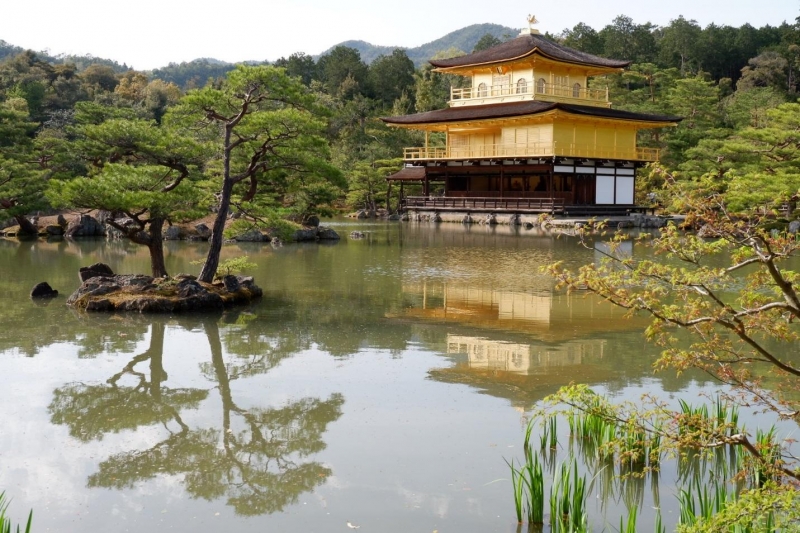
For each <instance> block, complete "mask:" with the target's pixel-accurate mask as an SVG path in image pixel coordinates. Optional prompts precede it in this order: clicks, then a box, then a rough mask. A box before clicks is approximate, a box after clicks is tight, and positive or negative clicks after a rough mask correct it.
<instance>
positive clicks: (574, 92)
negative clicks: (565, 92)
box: [572, 83, 581, 98]
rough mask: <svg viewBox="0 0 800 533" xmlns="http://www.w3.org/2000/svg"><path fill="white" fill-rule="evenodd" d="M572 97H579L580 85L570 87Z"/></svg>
mask: <svg viewBox="0 0 800 533" xmlns="http://www.w3.org/2000/svg"><path fill="white" fill-rule="evenodd" d="M572 97H573V98H580V97H581V84H580V83H576V84H575V85H573V86H572Z"/></svg>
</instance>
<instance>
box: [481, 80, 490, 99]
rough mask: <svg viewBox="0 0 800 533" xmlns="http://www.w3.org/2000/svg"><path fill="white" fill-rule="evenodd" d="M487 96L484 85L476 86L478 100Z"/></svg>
mask: <svg viewBox="0 0 800 533" xmlns="http://www.w3.org/2000/svg"><path fill="white" fill-rule="evenodd" d="M486 96H489V90H488V89H487V88H486V84H485V83H481V84H479V85H478V98H485V97H486Z"/></svg>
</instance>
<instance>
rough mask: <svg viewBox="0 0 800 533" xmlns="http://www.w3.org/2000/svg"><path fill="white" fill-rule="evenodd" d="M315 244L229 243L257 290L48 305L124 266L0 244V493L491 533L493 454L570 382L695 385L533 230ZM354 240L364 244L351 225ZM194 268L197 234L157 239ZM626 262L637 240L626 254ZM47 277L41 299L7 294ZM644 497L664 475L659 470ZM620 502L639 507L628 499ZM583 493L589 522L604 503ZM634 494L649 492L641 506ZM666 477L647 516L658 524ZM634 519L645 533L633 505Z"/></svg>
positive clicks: (140, 524)
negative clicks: (94, 269)
mask: <svg viewBox="0 0 800 533" xmlns="http://www.w3.org/2000/svg"><path fill="white" fill-rule="evenodd" d="M333 225H334V227H335V229H336V230H337V231H339V233H340V234H342V235H343V236H344V238H343V239H342V241H341V242H339V243H337V244H331V245H287V246H284V247H282V248H278V249H272V248H270V247H269V246H262V245H229V246H226V247H225V249H224V251H223V254H224V257H235V256H238V255H242V254H243V253H246V254H248V255H249V257H250V260H251V261H253V262H255V263H257V264H258V267H257V268H256V269H254V270H253V271H252V272H249V274H252V275H253V276H255V278H256V281H257V282H258V284H259V285H260V286H261V287H262V288H263V289H264V298H263V299H262V300H261V301H260V302H258V303H257V304H255V305H253V306H251V307H247V308H240V309H236V310H232V311H228V312H226V313H224V314H211V315H198V314H195V315H176V316H166V317H151V316H127V315H118V316H96V315H88V316H87V315H81V314H78V313H75V312H73V311H71V310H69V309H68V308H66V306H65V303H64V302H65V299H66V295H68V294H69V293H70V292H71V291H73V290H74V289H75V288H76V287H77V286H78V276H77V271H78V268H79V267H81V266H86V265H89V264H91V263H94V262H96V261H102V262H105V263H108V264H109V265H111V267H112V268H113V269H114V270H115V271H116V272H120V273H140V272H147V269H148V265H149V262H148V258H147V255H146V253H145V252H144V250H143V249H142V248H140V247H136V246H134V245H130V244H126V243H120V242H106V241H80V242H67V241H61V242H52V243H49V242H44V241H38V242H23V243H18V242H16V241H10V240H9V241H0V291H1V292H0V294H2V306H0V317H2V328H0V391H2V394H0V412H2V413H3V418H2V421H3V425H2V428H0V489H5V490H6V491H7V493H8V494H9V495H11V496H12V497H13V502H12V506H11V509H10V510H11V512H12V514H13V515H14V516H18V517H19V520H20V521H22V518H23V515H25V516H27V510H28V509H30V508H33V509H34V526H35V527H34V529H35V531H37V532H38V531H65V532H70V531H205V530H212V528H213V530H231V531H259V532H263V531H288V532H294V531H298V532H314V531H319V532H328V531H350V530H351V529H350V528H348V525H347V524H348V522H349V523H350V524H352V525H355V526H359V527H360V528H362V529H361V531H363V532H369V531H376V532H411V531H419V532H433V531H438V532H441V533H445V532H451V531H453V532H488V531H499V532H513V531H516V529H517V524H516V520H515V516H514V508H513V501H512V497H511V486H510V482H509V479H508V478H509V474H508V468H507V466H506V464H505V462H504V459H509V460H510V459H511V458H519V457H521V456H522V450H521V443H522V433H523V429H524V426H525V424H526V422H527V417H528V414H529V412H530V410H531V409H532V408H533V407H535V405H536V404H537V402H538V401H540V400H541V399H542V398H543V397H544V396H546V395H548V394H550V393H553V392H555V391H556V390H557V389H558V387H560V386H562V385H566V384H569V383H570V382H581V383H589V384H591V385H593V386H596V387H597V388H598V390H601V391H606V392H608V393H610V394H612V395H614V396H615V397H617V398H635V397H637V395H639V394H641V393H643V392H651V393H656V392H657V393H660V394H662V395H663V396H665V397H672V398H674V397H690V398H696V397H697V395H698V394H699V393H700V392H701V391H703V390H706V391H708V390H712V389H713V387H712V385H711V384H710V383H708V382H706V381H703V379H702V377H701V376H694V375H685V376H684V377H682V378H677V377H675V376H674V375H673V374H668V373H664V374H657V375H654V374H653V372H652V370H651V367H650V365H651V363H652V361H653V358H654V357H655V356H656V355H657V348H655V347H653V346H650V345H648V344H646V343H645V342H644V340H643V337H642V330H643V329H644V327H645V325H646V322H644V321H642V320H637V319H627V318H624V317H623V314H622V313H621V312H620V311H619V310H616V309H614V308H611V307H610V306H608V305H606V304H602V303H600V302H598V301H596V300H594V299H592V298H589V297H587V296H586V295H581V294H577V295H566V294H564V293H562V292H557V291H554V289H553V283H552V281H551V280H550V279H548V278H547V277H546V276H544V275H542V274H541V273H540V272H539V267H540V266H541V265H544V264H547V263H550V262H553V261H558V260H560V261H565V262H566V263H567V264H572V265H579V264H583V263H585V262H588V261H594V260H597V258H598V255H599V254H598V253H597V252H595V251H593V250H587V249H585V248H582V247H580V246H578V245H577V244H576V243H575V242H574V241H573V240H571V239H569V238H564V237H561V238H557V237H554V236H552V235H549V234H543V233H538V232H536V231H534V230H514V229H511V228H507V227H499V228H486V227H483V226H476V227H472V228H464V227H462V226H458V225H449V226H448V225H442V226H438V227H437V226H433V225H414V224H402V225H401V224H356V223H345V222H337V223H334V224H333ZM353 230H361V231H365V232H367V238H365V239H363V240H353V239H349V238H348V237H347V235H348V234H349V233H350V231H353ZM166 253H167V257H166V259H167V267H168V270H169V271H170V273H173V274H175V273H179V272H187V273H196V272H197V270H198V269H199V267H198V266H197V265H193V264H191V263H192V261H196V260H198V259H201V258H202V257H203V256H204V254H205V245H204V244H201V243H191V244H190V243H169V244H168V246H167V252H166ZM634 253H638V251H636V250H634ZM40 281H48V282H49V283H50V285H52V286H53V287H54V288H56V289H58V290H59V291H60V292H61V293H62V296H60V297H59V298H58V299H56V300H54V301H51V302H49V303H47V304H36V303H33V302H31V300H30V299H29V298H28V293H29V291H30V289H31V287H32V286H33V285H34V284H36V283H37V282H40ZM664 486H665V487H669V486H670V480H669V479H666V480H665V485H664ZM643 493H645V494H644V495H643V496H641V501H642V504H643V506H644V507H645V508H648V507H650V508H652V507H653V505H654V502H655V501H657V500H654V496H653V494H652V491H651V489H650V488H649V487H648V488H647V490H643ZM592 498H593V499H592V500H591V501H590V502H589V510H590V512H591V516H592V521H593V523H595V524H597V527H596V530H597V531H600V530H602V529H603V528H604V527H605V528H606V530H610V529H609V528H611V527H614V528H615V527H617V526H618V523H619V516H620V514H622V513H624V502H623V501H622V498H621V497H620V498H619V499H618V500H615V499H614V498H610V499H609V501H605V502H600V500H599V499H594V496H593V497H592ZM656 498H657V496H656ZM672 499H673V497H672V495H671V494H670V493H669V489H668V488H667V489H666V492H665V490H662V494H661V506H662V508H663V513H664V515H665V521H666V522H667V523H674V519H675V516H674V515H675V510H676V508H677V505H676V504H675V503H674V502H672ZM643 516H644V517H647V518H641V519H640V520H641V521H642V522H643V523H645V524H646V525H645V526H643V529H644V530H651V529H652V527H651V526H650V524H651V523H652V514H649V515H648V511H645V513H644V515H643Z"/></svg>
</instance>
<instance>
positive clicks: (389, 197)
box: [386, 181, 392, 214]
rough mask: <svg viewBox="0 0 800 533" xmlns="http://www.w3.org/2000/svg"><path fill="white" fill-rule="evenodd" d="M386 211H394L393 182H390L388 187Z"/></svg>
mask: <svg viewBox="0 0 800 533" xmlns="http://www.w3.org/2000/svg"><path fill="white" fill-rule="evenodd" d="M386 212H387V213H390V214H391V212H392V182H391V181H390V182H389V187H387V188H386Z"/></svg>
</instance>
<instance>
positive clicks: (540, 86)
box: [536, 78, 547, 94]
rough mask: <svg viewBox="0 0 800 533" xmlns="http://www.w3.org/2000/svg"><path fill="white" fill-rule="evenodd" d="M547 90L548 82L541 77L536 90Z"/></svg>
mask: <svg viewBox="0 0 800 533" xmlns="http://www.w3.org/2000/svg"><path fill="white" fill-rule="evenodd" d="M545 91H547V82H546V81H544V78H539V80H538V81H537V82H536V92H537V93H539V94H544V93H545Z"/></svg>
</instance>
